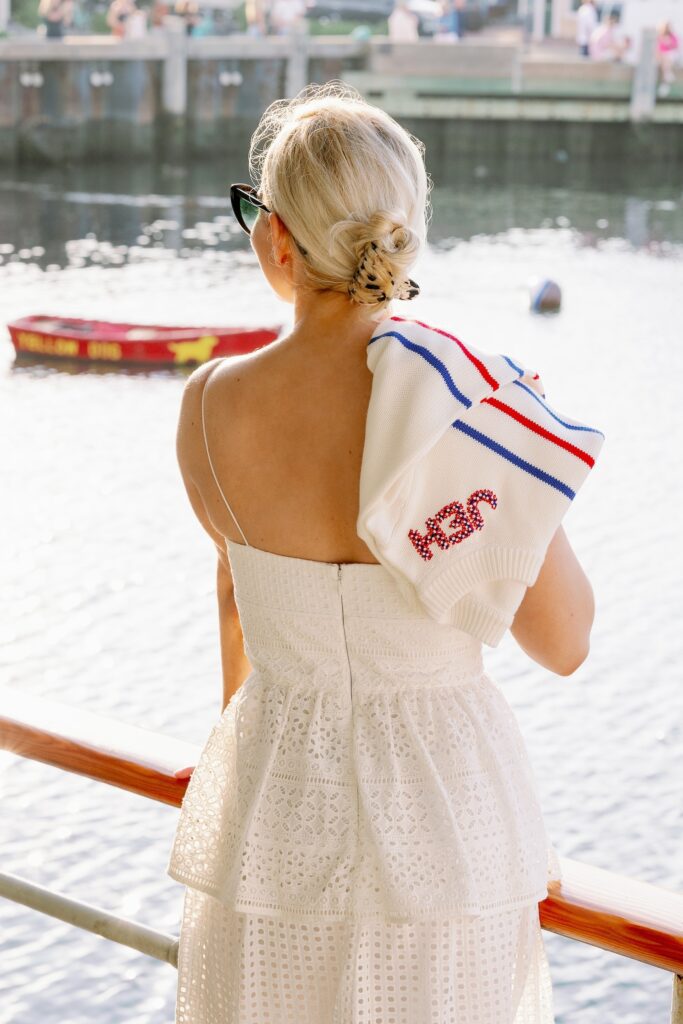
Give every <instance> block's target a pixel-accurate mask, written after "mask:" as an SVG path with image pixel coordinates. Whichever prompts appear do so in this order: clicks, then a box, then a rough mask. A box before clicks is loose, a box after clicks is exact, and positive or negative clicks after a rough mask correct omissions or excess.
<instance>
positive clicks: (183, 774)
mask: <svg viewBox="0 0 683 1024" xmlns="http://www.w3.org/2000/svg"><path fill="white" fill-rule="evenodd" d="M193 771H194V766H193V767H190V768H178V770H177V771H175V772H173V776H174V778H176V779H189V777H190V775H192V772H193Z"/></svg>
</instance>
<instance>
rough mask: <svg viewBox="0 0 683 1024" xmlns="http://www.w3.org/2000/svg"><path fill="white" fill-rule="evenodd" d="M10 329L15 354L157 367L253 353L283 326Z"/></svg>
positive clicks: (47, 323)
mask: <svg viewBox="0 0 683 1024" xmlns="http://www.w3.org/2000/svg"><path fill="white" fill-rule="evenodd" d="M7 326H8V328H9V333H10V337H11V338H12V344H13V345H14V347H15V349H16V351H17V355H30V356H37V357H40V358H48V359H54V358H57V359H82V360H85V361H86V362H98V363H100V362H105V363H148V364H149V363H153V364H156V365H157V366H169V365H171V366H187V365H190V364H194V363H205V362H206V361H207V359H213V358H214V357H215V356H232V355H241V354H243V353H245V352H253V351H254V349H257V348H262V347H263V346H264V345H268V344H270V342H271V341H274V340H275V339H276V338H277V336H278V334H279V333H280V328H279V327H155V326H152V325H150V324H119V323H111V322H110V321H107V320H77V319H74V318H72V317H54V316H25V317H22V318H21V319H20V320H14V321H12V323H10V324H8V325H7Z"/></svg>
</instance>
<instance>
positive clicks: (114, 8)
mask: <svg viewBox="0 0 683 1024" xmlns="http://www.w3.org/2000/svg"><path fill="white" fill-rule="evenodd" d="M136 11H137V7H136V6H135V0H112V2H111V3H110V5H109V10H108V11H107V25H109V28H110V29H111V31H112V35H114V36H116V38H117V39H123V37H124V36H125V35H126V27H127V26H126V22H127V21H128V19H129V18H130V16H131V15H132V14H134V13H135V12H136Z"/></svg>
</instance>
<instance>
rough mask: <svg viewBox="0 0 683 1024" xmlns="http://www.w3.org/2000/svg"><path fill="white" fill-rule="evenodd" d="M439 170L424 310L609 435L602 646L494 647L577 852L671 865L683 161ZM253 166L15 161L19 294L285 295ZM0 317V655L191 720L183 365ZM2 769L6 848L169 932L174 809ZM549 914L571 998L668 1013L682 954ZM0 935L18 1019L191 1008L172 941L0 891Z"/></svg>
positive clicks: (636, 1022)
mask: <svg viewBox="0 0 683 1024" xmlns="http://www.w3.org/2000/svg"><path fill="white" fill-rule="evenodd" d="M431 170H432V173H433V176H434V178H435V181H436V188H435V190H434V197H433V198H434V219H433V224H432V230H431V237H432V245H431V247H430V248H429V250H428V252H427V253H426V254H425V256H424V258H423V260H422V263H421V265H420V266H419V267H418V268H416V270H415V273H414V276H415V278H416V279H417V280H418V281H419V282H420V283H421V285H422V294H421V296H420V297H419V298H418V299H417V300H416V301H415V302H414V303H412V305H411V307H410V312H411V314H413V313H414V314H415V315H417V316H419V317H421V318H423V319H427V320H432V321H435V322H437V323H442V324H444V325H447V326H450V327H452V328H453V329H454V330H455V331H456V332H457V333H458V334H459V335H460V337H462V338H463V340H465V341H469V342H470V343H472V344H474V345H475V346H481V347H485V348H487V347H488V348H491V349H494V350H502V351H504V352H506V353H508V354H509V355H512V356H513V357H514V356H515V355H516V356H517V357H518V358H519V359H520V360H522V361H524V362H526V363H527V364H529V365H531V366H534V367H536V368H537V369H538V370H539V371H540V372H541V374H542V377H543V381H544V384H545V388H546V392H547V394H548V397H549V399H550V400H551V402H552V403H554V404H555V405H556V406H557V407H559V408H560V409H564V410H566V411H567V412H570V413H571V414H573V415H575V416H576V417H577V418H580V419H581V418H582V419H584V420H585V421H586V422H589V423H591V424H595V425H596V426H599V427H600V428H601V429H603V430H604V432H605V433H606V435H607V442H606V445H605V447H604V449H603V453H602V455H601V458H600V461H599V464H598V468H596V470H595V471H594V473H593V474H591V477H590V479H589V480H588V482H587V484H586V485H585V487H584V488H583V490H582V491H581V494H580V496H579V498H578V499H577V501H576V503H575V506H574V507H572V509H571V510H570V512H569V513H568V515H567V518H566V520H565V525H566V528H567V532H568V533H569V535H570V537H571V539H572V542H573V544H574V546H575V548H576V550H577V552H578V553H579V556H580V558H581V560H582V562H583V564H584V566H585V567H586V569H587V571H588V573H589V575H590V577H591V579H592V581H593V585H594V589H595V593H596V599H597V616H596V623H595V629H594V635H593V644H592V651H591V655H590V658H589V659H588V661H587V662H586V663H585V664H584V665H583V666H582V667H581V669H580V670H579V671H578V672H577V673H576V674H575V675H574V676H572V677H570V678H560V677H554V676H552V675H549V674H548V673H546V672H544V671H543V670H542V669H540V668H539V667H538V666H536V665H535V664H533V663H532V662H530V661H529V660H528V659H527V658H525V656H524V655H522V654H521V653H520V652H519V651H518V650H517V649H516V647H515V646H514V644H513V642H512V641H511V640H509V639H508V640H506V641H504V642H503V644H502V645H501V646H500V647H499V648H498V649H497V650H495V651H493V652H491V653H490V654H489V655H488V660H489V668H490V669H491V671H492V672H493V674H494V675H495V677H496V678H497V680H498V682H499V684H500V686H501V688H502V689H503V691H504V693H505V694H506V696H507V698H508V700H509V701H510V703H511V705H512V706H513V708H514V709H515V712H516V713H517V716H518V720H519V722H520V725H521V727H522V730H523V732H524V735H525V737H526V740H527V745H528V748H529V752H530V755H531V758H532V762H533V765H534V769H535V771H536V775H537V779H538V787H539V792H540V794H541V798H542V803H543V806H544V810H545V814H546V820H547V823H548V830H549V833H550V835H551V837H552V839H553V841H554V843H555V845H556V846H557V848H558V850H559V852H560V853H561V854H562V855H563V856H566V857H572V858H576V859H578V860H581V861H584V862H586V863H589V864H593V865H597V866H600V867H604V868H609V869H611V870H614V871H617V872H621V873H623V874H626V875H632V876H637V877H639V878H641V879H644V880H647V881H650V882H653V883H656V884H658V885H661V886H665V887H668V888H671V889H677V890H682V889H683V857H682V856H681V852H682V851H681V819H680V809H681V808H680V793H681V789H682V788H683V786H682V783H683V773H682V771H681V745H682V740H683V730H682V721H681V683H682V679H681V676H682V670H681V663H682V659H683V632H682V631H681V628H680V625H681V598H682V594H683V586H682V582H681V580H682V569H683V557H682V556H681V541H680V508H681V505H682V503H683V482H682V479H681V474H680V472H679V461H680V456H679V452H680V448H681V445H682V444H683V412H682V411H681V398H680V394H681V384H680V381H681V377H682V375H683V346H682V345H681V337H682V329H683V302H682V300H681V283H682V282H683V259H682V253H683V195H682V194H681V189H680V184H678V185H673V184H671V183H667V182H662V181H656V182H655V181H653V182H652V183H651V184H649V185H644V184H639V185H638V186H637V187H636V186H634V185H632V184H630V183H629V182H628V181H624V180H623V174H624V170H623V168H622V169H613V170H612V171H609V170H608V171H607V172H604V173H602V174H601V175H597V174H592V173H591V172H590V169H586V168H583V169H580V173H579V171H578V170H577V169H575V168H571V167H566V166H565V167H562V168H555V169H554V170H553V171H552V173H551V172H548V173H545V172H544V173H543V174H542V175H541V174H539V173H536V172H533V171H532V170H531V169H530V170H529V171H528V173H526V174H525V175H524V180H522V181H514V180H510V179H509V178H505V177H504V176H503V175H502V173H501V172H497V171H496V169H495V168H487V167H482V166H479V167H467V166H463V167H457V168H454V167H448V168H432V169H431ZM244 174H245V171H244V168H240V167H239V166H236V167H234V168H230V167H226V166H225V165H223V166H221V167H216V166H202V167H201V168H198V169H197V170H193V171H191V172H189V173H188V172H186V171H183V170H179V169H173V168H166V169H162V170H156V171H154V170H151V169H149V168H144V167H135V168H123V169H121V168H118V169H107V168H90V169H88V170H86V171H64V172H57V171H53V172H35V173H26V172H24V173H22V175H21V178H20V179H19V177H17V179H16V180H8V179H7V178H5V180H0V324H4V323H5V322H6V321H8V320H10V319H12V318H14V317H17V316H20V315H26V314H30V313H39V312H49V313H56V314H62V315H78V316H84V317H99V318H110V319H121V320H140V321H143V322H145V321H147V322H160V323H162V322H168V323H179V324H182V323H187V324H192V323H194V322H204V323H223V322H224V323H228V324H229V323H250V324H253V323H257V322H260V321H261V322H263V321H265V322H269V323H270V322H276V323H277V322H286V321H287V317H288V310H287V308H283V307H281V306H280V305H279V304H278V302H277V301H276V300H275V299H274V298H273V297H272V296H271V295H270V294H269V292H268V291H267V290H266V287H265V285H264V284H263V282H262V280H261V278H260V275H259V272H258V268H257V266H256V263H255V258H254V257H253V255H252V254H251V251H250V250H249V249H248V248H247V247H246V246H245V244H244V239H243V236H241V235H239V234H237V233H236V232H235V229H234V226H233V224H232V219H231V217H230V211H229V208H228V203H227V200H226V198H225V196H226V186H227V183H229V181H231V180H245V178H244ZM579 183H580V184H579ZM536 276H541V277H543V276H550V277H553V278H555V279H556V280H557V281H559V282H560V284H561V285H562V288H563V293H564V305H563V310H562V312H561V313H560V314H559V315H557V316H555V317H534V316H532V315H530V313H529V312H528V291H527V282H528V280H529V279H530V278H532V277H536ZM0 334H1V335H2V336H1V340H0V477H1V479H2V483H3V489H2V493H3V495H4V500H3V502H2V504H1V505H0V536H1V537H2V541H3V558H2V564H3V569H2V587H1V588H0V669H1V671H2V677H3V682H7V683H9V684H10V685H12V686H14V687H17V688H19V689H21V690H24V691H26V692H29V693H31V694H35V695H46V696H50V697H52V698H56V699H59V700H60V701H64V702H66V703H68V704H72V705H75V706H78V707H83V708H87V709H89V710H92V711H96V712H99V713H101V714H104V715H107V716H110V717H112V718H115V719H119V720H121V721H124V722H129V723H133V724H135V725H139V726H143V727H145V728H148V729H152V730H155V731H158V732H163V733H166V734H168V735H170V736H175V737H178V738H182V739H185V740H188V741H190V742H192V743H197V744H201V743H203V741H204V740H205V738H206V737H207V735H208V732H209V730H210V728H211V726H212V724H213V722H214V721H215V719H216V717H217V715H218V714H219V713H220V701H221V682H220V676H219V657H218V636H217V625H216V611H215V598H214V593H213V586H214V554H213V550H212V546H211V544H210V542H209V541H208V540H207V538H206V537H205V535H204V533H203V532H202V530H201V529H200V527H199V526H198V524H197V523H196V520H195V519H194V517H193V515H192V513H191V511H190V508H189V505H188V503H187V499H186V497H185V493H184V491H183V489H182V487H181V483H180V478H179V475H178V471H177V468H176V464H175V456H174V432H175V425H176V417H177V412H178V405H179V400H180V393H181V389H182V386H183V379H184V378H183V376H182V375H181V374H178V373H173V372H168V371H157V372H137V373H125V372H120V371H119V372H102V371H95V370H90V371H87V372H74V371H73V370H71V369H69V368H66V367H63V368H55V367H48V366H41V365H37V364H36V365H22V366H18V365H15V363H14V357H13V350H12V347H11V345H10V342H9V339H8V337H7V336H6V335H5V333H4V331H3V329H2V328H0ZM267 486H268V481H267V480H264V500H268V493H267ZM0 799H1V814H2V823H3V825H2V829H3V831H2V840H3V843H2V851H3V852H2V861H3V865H2V866H3V869H4V870H7V871H14V872H16V873H18V874H20V875H24V876H26V877H28V878H30V879H32V880H34V881H36V882H38V883H40V884H43V885H47V886H50V887H52V888H55V889H57V890H60V891H62V892H64V893H66V894H68V895H70V896H73V897H76V898H78V899H81V900H84V901H87V902H90V903H93V904H96V905H99V906H102V907H104V908H107V909H110V910H112V911H114V912H116V913H118V914H121V915H123V916H125V917H131V918H133V919H135V920H138V921H140V922H142V923H144V924H148V925H151V926H153V927H155V928H158V929H161V930H163V931H166V932H169V933H176V934H177V930H178V924H179V918H180V911H181V901H182V892H183V890H182V887H181V886H179V885H178V884H177V883H175V882H173V881H171V880H170V879H169V878H168V877H167V876H166V875H165V873H164V869H165V865H166V861H167V856H168V851H169V848H170V844H171V840H172V835H173V829H174V825H175V821H176V817H177V811H176V810H175V809H173V808H170V807H166V806H163V805H158V804H154V803H151V802H149V801H146V800H144V799H142V798H139V797H135V796H133V795H132V794H128V793H125V792H124V791H122V790H118V789H114V788H109V787H107V786H103V785H100V784H98V783H96V782H91V781H89V780H86V779H83V778H80V777H79V776H77V775H72V774H67V773H62V772H59V771H57V770H54V769H51V768H49V767H47V766H43V765H40V764H38V763H33V762H30V761H22V760H21V759H15V758H13V757H12V756H11V755H6V754H0ZM544 935H545V940H546V948H547V950H548V954H549V957H550V961H551V969H552V973H553V981H554V986H555V1001H556V1014H557V1022H558V1024H607V1022H615V1021H619V1022H620V1024H657V1022H662V1024H663V1022H664V1021H666V1020H668V1019H669V1005H670V998H671V989H670V976H669V975H668V974H667V973H665V972H663V971H659V970H657V969H654V968H651V967H648V966H646V965H644V964H641V963H638V962H634V961H629V960H626V959H622V958H620V957H618V956H613V955H611V954H608V953H605V952H603V951H601V950H599V949H597V948H593V947H591V946H588V945H585V944H582V943H578V942H571V941H569V940H566V939H563V938H561V937H560V936H557V935H555V934H553V933H549V932H545V933H544ZM0 964H1V965H2V966H1V967H0V1024H93V1022H95V1021H96V1022H98V1024H170V1022H171V1021H172V1019H173V1005H174V998H175V972H174V970H173V969H172V968H171V967H169V966H168V965H164V964H161V963H157V962H155V961H151V960H147V959H146V958H144V957H142V956H141V955H139V954H137V953H135V952H133V951H132V950H128V949H125V948H123V947H120V946H115V945H113V944H110V943H106V942H105V941H104V940H103V939H101V938H99V937H97V936H94V935H90V934H87V933H84V932H80V931H79V930H77V929H75V928H71V927H69V926H68V925H66V924H62V923H60V922H57V921H54V920H52V919H50V918H46V917H40V916H39V915H38V914H36V913H35V912H33V911H31V910H28V909H24V908H22V907H20V906H18V905H13V904H11V903H7V902H3V901H0ZM320 1024H325V1022H320ZM416 1024H419V1022H416Z"/></svg>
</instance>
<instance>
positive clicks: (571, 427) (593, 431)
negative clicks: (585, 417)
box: [513, 380, 605, 437]
mask: <svg viewBox="0 0 683 1024" xmlns="http://www.w3.org/2000/svg"><path fill="white" fill-rule="evenodd" d="M513 384H516V385H517V387H518V388H522V390H523V391H526V393H527V394H528V395H531V397H532V398H535V399H536V401H537V402H538V404H539V405H542V406H543V408H544V409H545V411H546V412H547V413H548V415H549V416H552V418H553V419H554V420H556V421H557V422H558V423H561V424H562V426H563V427H566V428H567V430H585V431H586V433H588V434H599V435H600V437H604V436H605V435H604V434H603V432H602V431H601V430H596V429H595V428H594V427H580V426H578V425H577V424H576V423H566V422H565V421H564V420H561V419H560V417H559V416H557V415H556V414H555V413H554V412H553V411H552V409H551V408H550V407H549V406H547V405H546V403H545V402H544V401H543V399H542V398H541V397H540V396H539V395H537V394H536V392H535V391H533V390H532V389H531V388H528V387H527V386H526V384H522V382H521V380H515V381H513Z"/></svg>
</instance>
